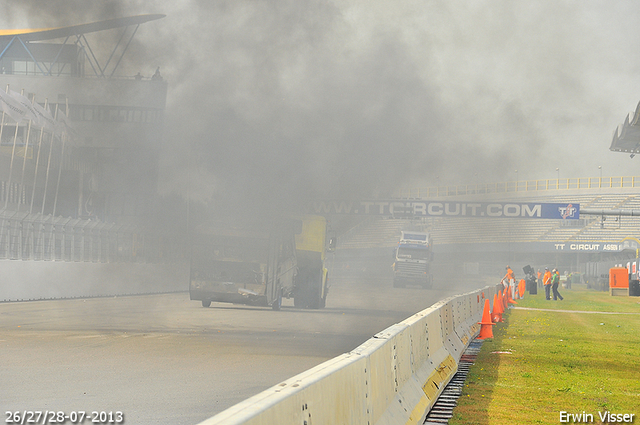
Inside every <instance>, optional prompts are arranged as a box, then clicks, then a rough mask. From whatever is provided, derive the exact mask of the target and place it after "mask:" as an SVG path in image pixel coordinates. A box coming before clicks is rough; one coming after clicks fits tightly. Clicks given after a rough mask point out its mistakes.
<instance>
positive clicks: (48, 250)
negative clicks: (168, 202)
mask: <svg viewBox="0 0 640 425" xmlns="http://www.w3.org/2000/svg"><path fill="white" fill-rule="evenodd" d="M185 246H186V243H185V241H184V240H183V239H181V238H179V237H177V236H176V235H170V234H162V233H156V232H153V233H152V232H148V231H144V230H142V229H141V228H139V227H138V226H135V225H125V224H116V223H105V222H102V221H99V220H86V219H73V218H70V217H54V216H43V215H41V214H29V213H27V212H15V211H7V210H1V211H0V259H11V260H44V261H83V262H99V263H111V262H144V263H165V262H174V261H177V260H180V259H183V258H185V253H186V249H185Z"/></svg>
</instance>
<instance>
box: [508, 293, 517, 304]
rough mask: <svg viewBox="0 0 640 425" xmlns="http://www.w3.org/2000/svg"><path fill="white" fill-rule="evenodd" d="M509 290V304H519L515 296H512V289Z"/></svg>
mask: <svg viewBox="0 0 640 425" xmlns="http://www.w3.org/2000/svg"><path fill="white" fill-rule="evenodd" d="M508 292H509V295H508V296H509V298H508V299H507V305H509V304H518V303H517V302H516V301H515V300H514V299H513V298H511V291H508Z"/></svg>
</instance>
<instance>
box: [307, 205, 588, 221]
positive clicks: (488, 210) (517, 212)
mask: <svg viewBox="0 0 640 425" xmlns="http://www.w3.org/2000/svg"><path fill="white" fill-rule="evenodd" d="M308 212H309V213H313V214H355V215H385V216H395V217H489V218H493V217H501V218H504V217H510V218H546V219H556V220H577V219H578V218H580V204H557V203H514V202H508V203H507V202H492V203H490V202H440V201H438V202H435V201H400V200H391V201H357V202H355V201H313V202H311V203H310V204H309V206H308Z"/></svg>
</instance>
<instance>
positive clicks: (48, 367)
mask: <svg viewBox="0 0 640 425" xmlns="http://www.w3.org/2000/svg"><path fill="white" fill-rule="evenodd" d="M390 265H391V259H390V255H384V256H383V255H371V254H369V255H367V256H361V257H358V256H356V255H355V254H354V251H352V250H345V251H338V252H337V253H336V254H335V258H334V260H333V261H332V263H330V264H329V270H330V279H331V282H332V283H331V285H332V286H331V290H330V293H329V297H328V299H327V307H326V308H325V309H323V310H302V309H295V308H294V307H293V300H285V301H284V307H283V309H282V311H279V312H274V311H272V310H271V309H268V308H260V307H247V306H242V305H233V304H222V303H213V304H212V305H211V307H210V308H203V307H202V306H201V304H200V303H199V302H196V301H190V300H189V295H188V293H187V292H183V293H173V294H160V295H145V296H129V297H105V298H90V299H73V300H49V301H33V302H15V303H2V304H0V359H1V362H0V376H1V377H2V385H0V406H1V407H2V413H3V414H4V415H5V416H4V420H6V419H7V414H6V413H5V412H7V411H25V410H26V411H45V410H49V411H52V410H55V411H64V412H66V413H67V414H68V413H69V412H72V411H85V412H91V411H98V412H100V411H106V412H109V411H112V412H115V411H121V412H123V413H124V416H125V423H127V424H129V425H137V424H167V425H169V424H171V425H176V424H189V425H191V424H196V423H198V422H200V421H202V420H204V419H206V418H208V417H210V416H213V415H214V414H216V413H218V412H221V411H222V410H224V409H226V408H228V407H230V406H232V405H233V404H235V403H238V402H240V401H242V400H244V399H246V398H248V397H250V396H252V395H254V394H257V393H258V392H260V391H262V390H264V389H266V388H269V387H271V386H273V385H276V384H278V383H280V382H282V381H285V380H286V379H288V378H290V377H292V376H293V375H296V374H298V373H300V372H302V371H304V370H306V369H309V368H311V367H313V366H315V365H317V364H319V363H321V362H323V361H325V360H328V359H330V358H332V357H335V356H337V355H339V354H342V353H344V352H348V351H350V350H351V349H353V348H355V347H357V346H358V345H360V344H361V343H363V342H364V341H366V340H367V339H369V338H370V337H371V336H373V335H374V334H375V333H377V332H379V331H381V330H383V329H385V328H386V327H388V326H390V325H392V324H394V323H397V322H399V321H402V320H403V319H405V318H407V317H408V316H410V315H412V314H413V313H416V312H418V311H420V310H422V309H424V308H427V307H429V306H430V305H431V304H433V303H434V302H437V301H438V300H440V299H442V298H446V297H448V296H450V295H455V294H459V293H463V292H466V291H467V290H470V289H473V288H477V287H480V286H482V284H481V283H480V282H477V281H476V282H472V281H471V282H462V281H458V282H445V280H444V279H442V278H440V277H439V276H437V275H436V277H435V284H434V288H433V289H430V290H425V289H421V288H419V287H407V288H402V289H399V288H397V289H396V288H393V286H392V273H391V268H390ZM185 285H186V284H185ZM87 423H89V422H88V421H87Z"/></svg>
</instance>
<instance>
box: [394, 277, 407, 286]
mask: <svg viewBox="0 0 640 425" xmlns="http://www.w3.org/2000/svg"><path fill="white" fill-rule="evenodd" d="M393 287H394V288H404V287H405V284H404V283H402V282H400V281H399V280H396V279H393Z"/></svg>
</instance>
